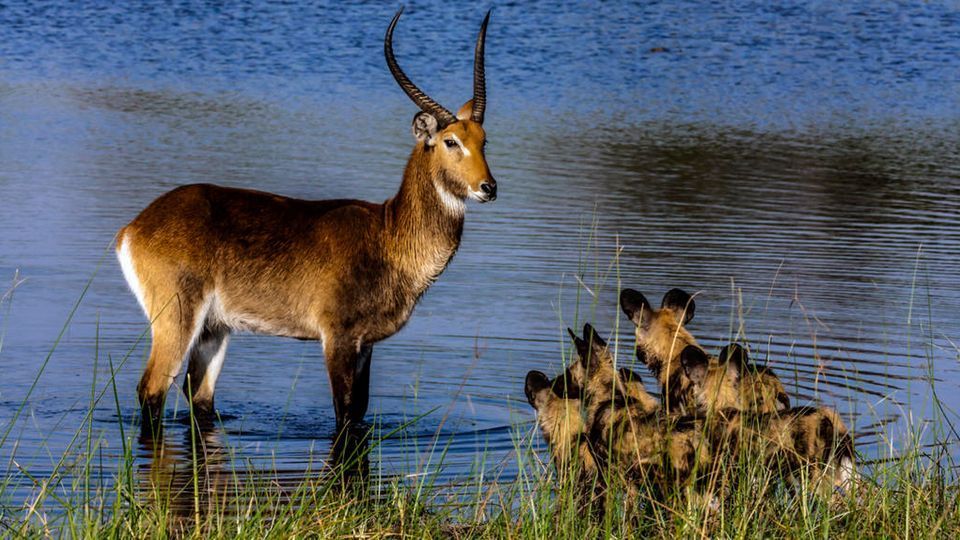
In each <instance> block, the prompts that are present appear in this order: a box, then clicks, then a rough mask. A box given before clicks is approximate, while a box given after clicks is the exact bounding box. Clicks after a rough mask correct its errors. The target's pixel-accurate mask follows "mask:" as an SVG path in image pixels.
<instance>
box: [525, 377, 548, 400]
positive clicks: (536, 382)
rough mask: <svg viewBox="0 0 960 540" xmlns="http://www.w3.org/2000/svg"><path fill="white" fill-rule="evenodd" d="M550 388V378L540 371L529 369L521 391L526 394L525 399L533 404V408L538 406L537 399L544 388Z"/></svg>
mask: <svg viewBox="0 0 960 540" xmlns="http://www.w3.org/2000/svg"><path fill="white" fill-rule="evenodd" d="M549 389H550V379H548V378H547V376H546V375H544V374H543V373H542V372H540V371H531V372H529V373H527V380H526V381H525V382H524V385H523V393H525V394H526V395H527V401H529V402H530V405H533V408H534V409H538V408H539V402H540V400H539V399H538V398H539V397H540V395H541V394H542V393H543V391H544V390H549Z"/></svg>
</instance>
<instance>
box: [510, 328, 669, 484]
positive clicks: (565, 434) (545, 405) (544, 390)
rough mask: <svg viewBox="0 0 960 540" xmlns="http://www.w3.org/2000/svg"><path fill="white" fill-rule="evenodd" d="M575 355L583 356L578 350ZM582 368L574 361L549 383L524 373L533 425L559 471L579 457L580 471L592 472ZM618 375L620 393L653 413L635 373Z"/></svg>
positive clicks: (655, 405)
mask: <svg viewBox="0 0 960 540" xmlns="http://www.w3.org/2000/svg"><path fill="white" fill-rule="evenodd" d="M587 328H589V326H587ZM570 335H571V336H572V337H573V338H574V341H575V343H580V344H585V343H586V342H585V341H584V340H582V339H580V338H578V337H577V336H576V335H575V334H573V331H570ZM578 354H583V353H582V352H581V351H580V350H579V349H578ZM583 366H584V364H583V362H581V360H580V359H579V358H577V359H576V360H574V361H573V362H571V363H570V365H569V366H567V369H566V370H564V371H563V372H562V373H561V374H560V375H558V376H556V377H555V378H554V379H553V380H550V379H548V378H547V376H546V375H545V374H543V373H542V372H540V371H530V372H529V373H527V378H526V382H525V385H524V393H525V394H526V396H527V401H529V402H530V405H531V406H533V408H534V410H535V411H536V412H537V424H538V425H539V426H540V432H541V433H542V434H543V438H544V440H546V441H547V445H548V446H549V447H550V454H551V457H552V459H553V461H554V464H555V465H556V466H557V467H558V468H562V467H566V466H568V465H570V464H571V462H572V461H573V460H576V459H578V458H579V459H580V460H582V463H580V468H581V469H582V470H584V471H586V472H596V467H595V465H594V463H593V459H592V456H591V455H590V452H589V447H588V442H587V439H586V425H585V423H584V421H583V416H582V405H583V402H582V401H581V396H582V391H583V390H582V386H583V382H584V379H585V375H584V373H585V371H584V367H583ZM619 374H620V377H619V381H618V384H619V386H618V388H619V389H620V391H622V392H623V393H624V394H625V395H626V396H628V397H629V398H630V399H631V400H633V401H635V402H636V403H640V404H642V406H643V407H644V409H645V410H648V411H650V412H653V411H655V410H657V409H659V407H660V404H659V402H657V400H656V398H654V397H653V396H651V395H650V394H649V393H647V391H646V389H645V388H644V387H643V382H642V380H641V377H640V375H639V374H637V373H635V372H633V371H631V370H630V369H627V368H620V370H619Z"/></svg>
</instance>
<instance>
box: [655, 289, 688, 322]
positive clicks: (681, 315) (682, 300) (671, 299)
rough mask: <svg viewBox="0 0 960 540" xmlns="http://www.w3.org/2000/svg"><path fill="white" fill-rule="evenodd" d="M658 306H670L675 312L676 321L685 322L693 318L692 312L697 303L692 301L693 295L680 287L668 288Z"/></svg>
mask: <svg viewBox="0 0 960 540" xmlns="http://www.w3.org/2000/svg"><path fill="white" fill-rule="evenodd" d="M660 308H661V309H662V308H670V309H671V310H673V312H674V313H676V316H677V322H679V323H680V324H687V323H688V322H690V321H691V320H693V313H694V311H695V310H696V308H697V305H696V304H695V303H694V301H693V297H692V296H690V295H689V294H687V293H686V292H684V291H683V290H682V289H670V290H669V291H667V294H665V295H663V301H662V302H660Z"/></svg>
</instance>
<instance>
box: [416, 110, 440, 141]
mask: <svg viewBox="0 0 960 540" xmlns="http://www.w3.org/2000/svg"><path fill="white" fill-rule="evenodd" d="M438 125H439V123H438V122H437V119H436V118H435V117H434V116H433V115H432V114H430V113H428V112H424V111H420V112H418V113H417V114H416V116H414V117H413V137H414V138H415V139H417V140H418V141H424V144H426V145H427V146H433V145H434V144H436V142H437V138H436V135H437V126H438Z"/></svg>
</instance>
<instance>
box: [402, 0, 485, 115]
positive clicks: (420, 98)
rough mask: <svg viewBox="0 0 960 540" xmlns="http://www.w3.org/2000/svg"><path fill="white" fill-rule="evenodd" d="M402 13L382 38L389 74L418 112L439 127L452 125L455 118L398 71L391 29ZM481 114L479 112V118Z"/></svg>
mask: <svg viewBox="0 0 960 540" xmlns="http://www.w3.org/2000/svg"><path fill="white" fill-rule="evenodd" d="M402 13H403V8H402V7H401V8H400V10H399V11H397V14H396V15H394V16H393V20H392V21H390V26H389V27H388V28H387V35H386V36H384V38H383V55H384V56H385V57H386V58H387V67H389V68H390V73H392V74H393V78H394V79H396V80H397V84H399V85H400V88H402V89H403V91H404V92H406V93H407V95H408V96H410V99H411V100H413V102H414V103H416V104H417V107H420V110H422V111H425V112H428V113H430V114H432V115H433V116H434V117H435V118H436V119H437V123H439V124H440V125H441V126H447V125H449V124H452V123H454V122H456V121H457V117H456V116H454V115H453V113H451V112H450V111H448V110H447V109H444V108H443V106H441V105H440V104H439V103H437V102H436V101H434V100H432V99H430V96H428V95H426V94H424V93H423V91H422V90H420V89H419V88H417V85H415V84H413V83H412V82H411V81H410V79H409V78H408V77H407V76H406V74H404V73H403V70H402V69H400V64H398V63H397V59H396V58H395V57H394V56H393V28H394V27H395V26H397V21H399V20H400V14H402ZM476 114H477V113H476V108H474V113H473V115H474V116H476ZM482 114H483V113H482V110H481V116H482Z"/></svg>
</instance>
